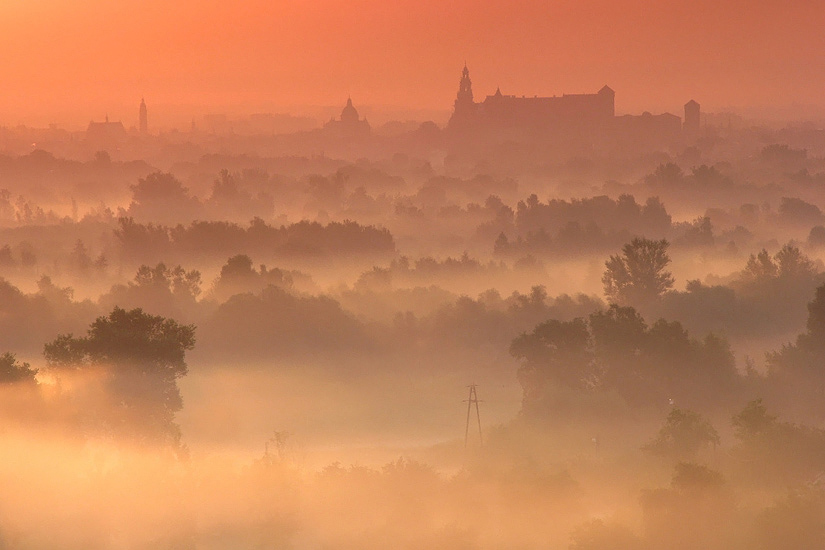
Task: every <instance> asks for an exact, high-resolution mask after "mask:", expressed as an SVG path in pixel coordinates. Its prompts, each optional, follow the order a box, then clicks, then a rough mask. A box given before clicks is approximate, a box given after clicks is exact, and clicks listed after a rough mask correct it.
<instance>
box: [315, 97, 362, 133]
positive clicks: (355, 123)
mask: <svg viewBox="0 0 825 550" xmlns="http://www.w3.org/2000/svg"><path fill="white" fill-rule="evenodd" d="M324 130H326V131H328V132H333V133H336V134H340V135H344V136H363V135H367V134H369V133H370V131H371V129H370V123H369V122H367V119H366V118H363V119H362V118H359V116H358V111H357V110H356V109H355V106H353V104H352V98H347V104H346V106H344V109H343V110H342V111H341V117H340V118H339V119H338V120H335V119H331V120H330V121H329V122H327V123H326V124H324Z"/></svg>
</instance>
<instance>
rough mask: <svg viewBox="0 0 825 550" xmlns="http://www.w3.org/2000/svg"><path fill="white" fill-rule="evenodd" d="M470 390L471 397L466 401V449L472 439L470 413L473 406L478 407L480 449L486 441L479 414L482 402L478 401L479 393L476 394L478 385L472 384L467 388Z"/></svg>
mask: <svg viewBox="0 0 825 550" xmlns="http://www.w3.org/2000/svg"><path fill="white" fill-rule="evenodd" d="M467 387H468V388H470V396H469V397H468V398H467V399H466V401H467V425H466V426H465V428H464V448H465V449H466V448H467V441H468V440H469V437H470V411H472V409H473V405H475V406H476V420H477V421H478V444H479V446H480V447H483V446H484V440H483V439H482V436H481V414H480V413H479V412H478V404H479V403H480V401H479V400H478V393H476V385H475V384H470V385H469V386H467Z"/></svg>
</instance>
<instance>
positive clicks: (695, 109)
mask: <svg viewBox="0 0 825 550" xmlns="http://www.w3.org/2000/svg"><path fill="white" fill-rule="evenodd" d="M700 119H701V112H700V108H699V104H698V103H696V101H694V100H692V99H691V100H690V101H688V102H687V103H685V125H684V131H685V135H687V136H690V137H696V136H698V135H699V131H700V130H701V120H700Z"/></svg>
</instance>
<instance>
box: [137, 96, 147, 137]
mask: <svg viewBox="0 0 825 550" xmlns="http://www.w3.org/2000/svg"><path fill="white" fill-rule="evenodd" d="M139 120H140V133H141V134H142V135H144V136H145V135H146V134H148V133H149V115H148V113H147V111H146V101H144V99H143V98H140V116H139Z"/></svg>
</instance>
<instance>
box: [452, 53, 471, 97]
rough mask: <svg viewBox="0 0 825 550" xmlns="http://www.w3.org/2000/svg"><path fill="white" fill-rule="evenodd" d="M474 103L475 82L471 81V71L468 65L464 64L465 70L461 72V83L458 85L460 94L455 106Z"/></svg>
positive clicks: (457, 95)
mask: <svg viewBox="0 0 825 550" xmlns="http://www.w3.org/2000/svg"><path fill="white" fill-rule="evenodd" d="M472 103H473V81H472V80H470V70H469V69H468V68H467V64H466V63H465V64H464V70H463V71H461V81H460V82H459V83H458V93H457V94H456V97H455V105H456V107H458V106H459V105H467V104H470V105H471V104H472Z"/></svg>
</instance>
